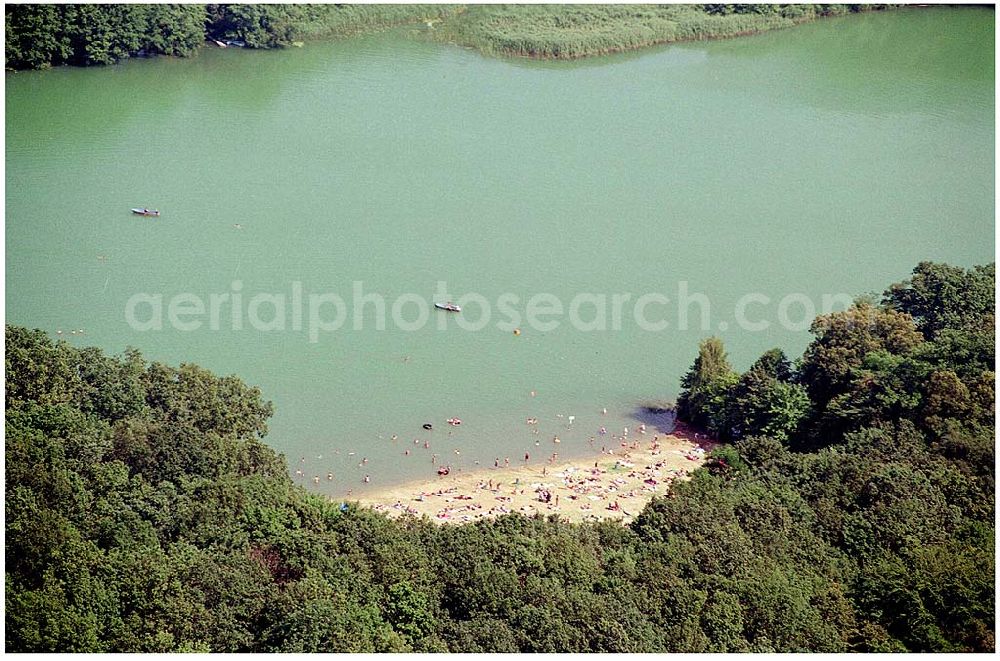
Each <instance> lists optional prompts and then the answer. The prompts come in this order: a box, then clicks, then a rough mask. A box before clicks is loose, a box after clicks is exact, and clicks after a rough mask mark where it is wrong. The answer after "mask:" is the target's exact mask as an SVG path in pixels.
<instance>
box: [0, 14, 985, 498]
mask: <svg viewBox="0 0 1000 661" xmlns="http://www.w3.org/2000/svg"><path fill="white" fill-rule="evenodd" d="M993 21H994V18H993V12H992V11H990V10H986V9H980V8H964V9H944V8H940V9H932V10H915V9H913V10H903V11H895V12H887V13H876V14H871V15H865V16H854V17H846V18H843V19H832V20H825V21H819V22H817V23H813V24H809V25H804V26H800V27H797V28H794V29H790V30H784V31H779V32H774V33H769V34H765V35H761V36H757V37H750V38H741V39H733V40H728V41H721V42H707V43H691V44H678V45H674V46H668V47H662V48H655V49H650V50H646V51H641V52H636V53H628V54H621V55H617V56H612V57H606V58H596V59H591V60H584V61H579V62H538V61H530V60H503V59H492V58H487V57H483V56H481V55H479V54H477V53H475V52H472V51H469V50H465V49H461V48H457V47H454V46H448V45H441V44H435V43H431V42H429V41H427V40H426V39H420V38H419V35H415V34H414V30H416V28H405V29H400V30H395V31H391V32H388V33H384V34H380V35H376V36H370V37H362V38H357V39H350V40H343V41H336V42H327V43H308V44H306V46H305V47H304V48H302V49H297V48H293V49H288V50H283V51H275V52H248V51H240V50H236V49H226V50H219V49H213V48H206V49H203V51H202V52H201V53H200V54H199V55H198V56H197V57H195V58H192V59H188V60H180V59H167V58H161V59H152V60H135V61H131V62H127V63H125V64H123V65H120V66H115V67H109V68H103V69H69V68H63V69H58V70H54V71H44V72H30V73H17V74H9V73H8V74H7V76H6V120H5V121H6V141H7V142H6V145H7V146H6V178H5V181H6V249H7V260H6V279H7V280H6V281H7V285H6V295H7V303H6V314H7V321H8V322H9V323H15V324H21V325H26V326H31V327H39V328H43V329H45V330H47V331H49V332H50V333H52V334H53V336H56V331H57V330H62V331H63V334H62V335H61V336H60V337H62V338H63V339H65V340H66V341H68V342H71V343H73V344H75V345H96V346H99V347H101V348H103V349H104V350H106V351H108V352H112V353H116V352H120V351H122V350H123V349H124V348H125V347H126V346H129V345H131V346H135V347H137V348H139V349H141V350H142V351H143V352H144V354H145V355H146V356H147V357H148V358H150V359H154V360H160V361H165V362H168V363H173V364H176V363H180V362H194V363H197V364H200V365H202V366H205V367H207V368H209V369H212V370H213V371H215V372H218V373H223V374H231V373H235V374H238V375H239V376H240V377H242V378H243V379H244V380H246V381H247V382H249V383H251V384H254V385H257V386H259V387H260V388H261V389H262V391H263V392H264V394H265V396H266V397H267V398H269V399H271V400H273V401H274V403H275V407H276V412H275V415H274V418H273V419H272V421H271V433H270V434H269V436H268V437H267V441H268V442H269V443H270V444H271V445H272V446H273V447H274V448H275V449H277V450H278V451H280V452H282V453H284V454H285V455H286V456H287V457H288V460H289V466H290V470H291V471H293V472H294V471H301V472H302V475H301V476H299V475H297V474H295V478H296V479H297V480H299V481H300V482H302V483H303V484H306V485H307V486H308V487H309V488H312V489H316V490H320V491H322V492H324V493H327V494H330V495H343V494H345V493H346V492H347V491H348V490H353V492H354V493H355V494H363V493H365V492H366V490H373V489H376V488H381V487H384V486H385V485H387V484H394V483H399V482H402V481H406V480H410V479H415V478H422V477H426V476H428V475H433V471H434V466H433V465H432V463H431V454H432V453H437V454H438V455H439V462H446V463H450V464H452V465H454V466H455V467H456V468H459V467H464V468H471V467H473V466H475V465H476V462H477V461H478V462H480V465H482V466H489V465H492V464H493V462H494V460H495V459H497V458H499V460H500V461H503V459H504V457H510V459H511V460H512V461H515V460H516V458H520V457H523V455H524V453H525V452H529V453H530V454H531V455H532V456H533V457H538V458H539V459H540V458H542V457H547V456H549V455H550V454H551V453H552V452H558V453H559V455H560V457H562V458H569V457H572V456H573V455H574V453H581V454H582V453H584V452H587V451H588V450H589V445H588V442H587V441H588V439H589V438H590V437H591V436H598V429H599V428H600V427H601V426H604V427H606V428H607V429H608V430H609V432H610V433H616V432H620V430H621V428H622V427H625V426H629V427H632V428H634V427H635V426H636V425H637V424H638V423H639V422H640V421H639V420H638V419H637V417H636V416H637V415H639V414H640V413H641V408H640V407H641V405H642V404H643V403H644V402H647V401H662V400H669V399H672V398H674V397H675V396H676V394H677V391H678V388H679V379H680V377H681V376H682V375H683V373H684V371H685V370H686V369H687V368H688V367H689V365H690V364H691V362H692V360H693V359H694V357H695V355H696V354H697V347H698V341H699V340H700V339H701V338H703V337H705V336H707V335H710V334H717V335H719V336H720V337H722V338H723V340H724V341H725V342H726V346H727V349H728V351H729V355H730V358H731V360H732V362H733V363H734V366H736V367H737V368H739V369H745V368H747V367H748V366H749V365H750V363H751V362H752V361H753V360H754V359H755V358H756V357H757V356H758V355H759V354H760V353H761V352H763V351H765V350H767V349H768V348H771V347H774V346H780V347H782V348H783V349H785V351H786V352H787V353H788V354H789V355H790V356H795V355H798V354H799V353H800V352H801V351H802V349H803V348H804V347H805V346H806V344H807V343H808V341H809V338H810V336H809V334H808V331H807V330H803V328H802V326H803V324H801V323H800V324H798V326H797V327H796V328H790V327H782V325H781V324H780V323H779V315H778V312H779V311H778V309H777V308H778V302H779V301H780V300H781V299H782V297H784V296H786V295H788V294H793V293H800V294H803V295H804V297H803V298H804V300H808V301H810V302H811V304H812V305H814V306H815V308H816V309H815V310H813V312H819V311H820V310H819V307H820V305H821V297H822V296H823V295H824V294H838V293H845V294H849V295H852V296H853V295H858V294H863V293H866V292H871V291H876V292H880V291H881V290H883V289H884V288H885V287H886V286H888V285H889V284H890V283H891V282H894V281H897V280H900V279H903V278H904V277H905V276H906V275H907V274H908V273H909V271H910V270H911V269H912V268H913V266H915V265H916V264H917V262H919V261H921V260H926V259H930V260H936V261H947V262H950V263H953V264H958V265H962V266H971V265H973V264H976V263H985V262H989V261H991V260H992V259H993V254H994V233H993V232H994V230H993V228H994V198H995V190H994V170H995V162H994V42H993V32H994V22H993ZM135 206H149V207H155V208H158V209H160V210H161V211H162V216H161V217H160V218H158V219H148V218H140V217H137V216H133V215H131V214H130V212H129V208H130V207H135ZM234 225H239V227H235V226H234ZM236 281H238V282H239V283H240V284H239V286H238V288H239V293H240V294H241V295H242V298H243V309H244V326H243V328H242V329H239V330H235V329H233V327H232V324H231V318H230V317H229V316H228V314H229V309H228V308H224V309H223V313H222V314H221V320H222V323H221V328H219V329H218V330H212V329H211V328H208V327H207V326H208V325H209V324H208V323H207V322H206V323H204V324H203V325H202V327H201V328H199V329H197V330H191V331H183V330H179V329H176V328H170V326H169V324H165V325H166V327H165V328H164V329H163V330H161V331H155V330H149V331H140V330H136V329H135V328H133V327H131V326H130V325H129V324H128V323H127V322H126V319H125V309H126V305H127V302H128V300H129V299H130V297H132V296H133V295H134V294H137V293H140V292H146V293H150V294H161V295H162V296H163V297H164V301H165V302H166V301H168V300H169V299H170V298H171V297H173V296H175V295H176V294H180V293H190V294H192V295H194V296H195V297H198V298H200V299H202V300H204V301H208V300H209V297H210V296H211V295H212V294H223V293H229V294H232V293H234V292H235V289H234V285H233V283H234V282H236ZM439 281H444V282H446V283H447V287H448V291H449V294H450V296H451V297H452V298H455V299H458V297H460V296H461V295H462V294H465V293H468V292H475V293H478V294H480V295H481V296H482V297H484V298H485V300H486V301H488V302H489V303H490V305H491V319H490V321H489V323H488V324H486V325H485V328H483V329H482V330H479V331H468V330H462V329H461V328H458V327H457V325H456V319H455V318H454V317H444V318H443V319H442V316H443V315H447V314H448V313H445V312H438V311H433V310H428V323H427V324H426V325H425V326H424V327H422V328H420V329H418V330H414V331H407V330H403V329H401V328H399V327H398V325H397V324H394V323H393V322H392V319H391V316H392V315H391V310H387V315H386V316H387V317H388V319H387V324H386V328H385V330H377V329H376V327H375V322H374V318H375V316H376V312H377V311H376V310H375V308H374V306H373V305H369V306H368V307H366V308H364V310H363V316H362V317H361V326H362V327H361V328H360V329H357V330H356V329H354V327H353V322H354V319H353V318H352V319H350V320H348V322H347V324H346V326H345V327H344V328H341V329H340V330H337V331H331V332H323V333H319V334H318V338H317V341H316V342H310V338H309V334H308V325H309V319H308V315H307V313H306V314H304V318H303V323H302V329H301V330H293V324H294V321H293V320H292V319H290V315H291V314H292V310H291V300H292V298H293V291H294V288H295V287H299V286H300V287H301V290H302V292H303V297H304V301H305V302H306V303H307V302H308V296H309V295H310V294H322V293H336V294H338V295H339V296H340V297H342V298H343V299H344V300H345V301H346V302H347V306H348V308H349V311H350V312H353V309H352V296H353V287H354V283H355V282H360V283H361V287H362V290H363V292H364V293H377V294H379V295H381V296H383V297H384V298H385V300H386V301H387V305H388V306H390V307H391V305H392V302H393V301H394V300H397V298H398V297H399V296H401V295H403V294H408V293H413V294H417V295H419V296H420V297H422V298H423V299H424V300H426V301H428V302H429V301H432V300H436V298H435V290H436V288H437V286H438V282H439ZM295 283H299V284H298V285H296V284H295ZM681 287H684V288H686V289H685V290H684V291H687V292H688V293H689V294H703V295H704V297H705V298H706V299H707V300H708V301H709V302H710V306H711V307H710V318H709V320H708V324H707V327H704V328H703V327H702V326H701V323H700V321H701V319H700V317H701V315H700V308H699V307H698V306H697V305H695V306H693V307H691V308H690V309H689V314H690V317H691V323H690V324H689V326H690V327H689V328H688V329H687V330H680V329H679V328H678V324H679V322H680V311H679V310H678V309H677V307H676V306H674V305H672V304H667V305H657V304H654V305H650V306H649V307H648V310H647V316H648V318H650V319H652V320H659V319H666V320H667V321H668V322H669V324H670V325H669V326H668V327H667V328H666V329H664V330H660V331H656V332H654V331H650V330H643V329H642V328H640V327H639V326H638V324H637V323H636V322H635V320H634V318H633V316H632V312H633V309H632V308H631V307H630V306H629V305H625V307H624V310H625V312H624V315H623V318H622V323H621V328H620V329H619V330H612V329H610V328H609V329H608V330H594V331H589V332H588V331H583V330H579V329H577V328H573V327H572V325H571V324H570V323H568V321H567V320H566V317H565V316H563V317H562V321H561V323H560V325H559V326H558V327H557V328H555V329H554V330H550V331H543V330H541V329H538V328H533V327H531V325H530V324H528V323H527V321H526V320H525V319H522V320H521V321H520V322H519V324H518V325H520V326H521V328H522V333H521V334H520V335H518V336H515V335H514V334H513V333H512V332H511V331H510V330H509V329H501V328H497V325H496V324H497V322H500V321H505V320H506V317H505V316H504V315H503V314H502V313H501V311H500V309H499V308H498V306H497V301H498V298H499V297H501V296H502V295H504V294H512V295H515V296H517V297H518V298H519V301H520V303H519V304H518V305H515V306H514V307H515V308H516V309H518V310H519V311H520V312H521V314H522V315H523V313H524V312H525V304H526V301H527V300H528V299H529V298H530V297H532V296H533V295H534V294H538V293H548V294H553V295H554V296H555V297H557V298H558V299H559V300H560V301H561V302H562V304H563V306H564V308H568V307H569V305H570V302H571V301H572V299H573V298H574V297H575V296H577V295H578V294H581V293H592V294H595V295H604V296H607V298H608V301H609V305H608V314H609V318H608V325H609V326H610V325H611V317H612V316H613V315H612V314H611V310H610V307H611V306H610V300H611V297H612V296H613V295H615V294H629V295H630V299H629V300H630V301H632V302H633V303H634V301H635V300H636V299H637V298H638V297H639V296H641V295H643V294H647V293H653V292H657V293H662V294H664V295H666V296H667V297H669V298H670V299H671V301H676V299H677V298H678V295H679V293H680V288H681ZM753 292H756V293H760V294H762V295H764V296H766V297H768V298H769V299H770V300H771V304H756V305H755V306H754V307H752V308H749V309H748V316H750V317H751V318H752V319H754V320H767V321H769V322H770V328H769V329H768V330H766V331H760V332H748V331H747V330H743V329H741V328H740V327H739V324H738V323H736V320H735V314H734V308H735V305H736V302H737V301H738V300H739V299H740V297H741V296H743V295H745V294H748V293H753ZM259 293H267V294H274V295H282V296H285V297H286V300H287V301H288V307H287V308H286V310H285V312H286V315H288V316H289V318H288V320H287V322H286V330H284V331H280V330H272V331H267V332H261V331H258V330H254V329H253V328H251V325H250V323H249V322H248V320H247V319H246V306H247V304H248V301H249V300H250V299H251V298H252V297H253V296H254V295H256V294H259ZM802 300H803V299H799V300H798V302H797V303H794V304H790V305H789V306H788V308H787V309H786V310H785V311H786V312H787V313H788V316H789V317H791V320H792V321H795V322H801V321H802V320H803V318H805V317H808V316H811V315H808V314H807V311H805V310H804V306H805V304H804V303H802ZM164 307H166V306H164ZM465 307H466V310H465V311H464V312H463V313H462V314H463V315H467V320H470V321H474V320H476V319H478V318H480V315H481V311H480V309H479V306H477V305H476V304H475V303H468V304H467V305H466V306H465ZM751 310H752V312H751ZM417 312H418V309H417V306H416V304H413V305H412V306H410V307H406V308H404V317H405V318H406V320H409V321H412V320H413V319H414V318H415V317H416V315H417ZM327 313H329V310H327ZM262 315H263V316H264V317H267V316H268V315H267V314H266V313H262ZM581 316H582V317H583V318H584V319H585V320H592V319H593V318H594V312H593V306H590V305H584V306H583V307H582V310H581ZM557 318H558V317H557ZM164 319H165V321H166V310H165V309H164ZM546 319H548V317H546ZM441 321H443V322H444V323H446V325H447V327H446V328H445V329H444V330H439V328H438V323H439V322H441ZM786 326H787V324H786ZM71 330H83V333H82V334H76V335H71V334H70V331H71ZM532 393H534V394H532ZM604 408H606V409H607V414H603V413H602V409H604ZM452 416H457V417H459V418H461V419H462V421H463V424H462V425H461V426H459V427H451V426H449V425H448V424H446V422H445V420H446V419H447V418H449V417H452ZM560 416H562V417H560ZM568 416H575V419H574V420H573V421H572V423H570V421H569V417H568ZM528 417H536V418H538V420H539V422H538V424H537V425H526V424H525V419H526V418H528ZM425 422H429V423H432V424H433V430H432V431H425V430H424V429H423V428H422V427H421V425H422V424H424V423H425ZM646 423H647V424H648V425H650V427H651V430H652V429H655V428H657V427H658V426H660V427H662V428H667V427H669V421H668V420H667V419H665V418H661V419H658V420H653V419H648V420H646ZM535 430H537V431H538V433H537V434H535V433H534V431H535ZM393 435H397V437H398V438H397V439H396V440H395V441H393V440H391V437H392V436H393ZM555 436H558V437H559V439H560V441H561V442H560V443H558V444H556V443H554V442H553V437H555ZM609 436H610V434H609ZM414 439H417V440H419V443H417V444H414ZM424 441H427V442H428V444H429V445H430V448H426V449H425V448H424ZM536 441H537V443H538V444H537V445H536ZM602 442H603V438H602V437H598V440H597V445H601V444H602ZM406 450H409V451H410V454H409V455H406V454H404V452H405V451H406ZM455 450H458V451H459V454H455ZM362 458H367V459H368V462H367V463H366V464H364V465H363V466H359V465H358V464H359V463H360V462H361V461H362ZM330 472H332V473H333V474H334V479H333V480H328V479H327V477H326V476H327V474H328V473H330ZM293 474H294V473H293ZM366 474H367V475H370V476H371V481H370V482H369V483H363V482H362V478H363V476H364V475H366ZM314 476H319V478H320V480H319V484H314V483H313V477H314Z"/></svg>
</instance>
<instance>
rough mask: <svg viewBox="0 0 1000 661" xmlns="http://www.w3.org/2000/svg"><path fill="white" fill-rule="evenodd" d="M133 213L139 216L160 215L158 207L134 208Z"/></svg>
mask: <svg viewBox="0 0 1000 661" xmlns="http://www.w3.org/2000/svg"><path fill="white" fill-rule="evenodd" d="M132 213H134V214H136V215H137V216H159V215H160V212H159V211H157V210H156V209H147V208H145V207H143V208H142V209H132Z"/></svg>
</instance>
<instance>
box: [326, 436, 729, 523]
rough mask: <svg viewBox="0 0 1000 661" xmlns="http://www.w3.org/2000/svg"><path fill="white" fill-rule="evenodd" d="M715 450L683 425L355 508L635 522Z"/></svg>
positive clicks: (447, 478) (459, 476)
mask: <svg viewBox="0 0 1000 661" xmlns="http://www.w3.org/2000/svg"><path fill="white" fill-rule="evenodd" d="M716 445H717V444H716V443H715V442H713V441H711V440H709V439H708V438H707V437H705V436H704V435H703V434H700V433H696V432H693V431H690V430H688V429H686V428H685V427H683V426H678V427H677V428H676V429H674V431H672V432H670V433H667V434H663V433H652V432H650V431H646V432H645V433H643V432H642V431H641V430H638V431H637V432H636V433H633V434H632V436H630V437H625V438H619V439H618V441H617V444H616V445H615V446H614V447H612V448H610V449H609V450H607V451H605V452H601V451H597V452H593V453H590V454H589V455H586V456H582V457H577V458H575V459H559V458H558V455H556V458H555V459H553V458H552V457H551V456H550V457H549V458H547V459H543V460H539V459H537V458H536V459H534V460H529V462H528V463H525V461H524V459H523V458H520V460H519V461H516V462H514V461H512V462H511V463H510V465H509V466H504V465H503V464H500V466H499V467H495V468H480V469H477V470H474V471H462V472H458V473H455V472H452V473H450V474H448V475H443V476H438V477H436V478H432V479H423V480H415V481H411V482H407V483H405V484H400V485H396V486H391V487H386V488H384V489H380V490H378V491H376V492H374V493H371V494H366V495H365V496H363V497H357V498H348V499H345V500H349V501H353V502H357V503H358V504H359V505H361V506H364V507H369V508H371V509H373V510H375V511H378V512H383V513H385V514H387V515H389V516H390V517H393V518H396V517H402V516H406V515H412V516H415V517H418V518H419V517H423V516H427V517H429V518H430V519H431V520H432V521H435V522H437V523H440V524H446V523H455V524H461V523H471V522H474V521H480V520H483V519H488V518H494V517H497V516H502V515H503V514H509V513H512V512H518V513H520V514H524V515H525V516H534V515H536V514H542V515H545V516H548V515H551V514H556V515H559V518H560V519H561V520H563V521H568V522H580V521H597V520H601V519H620V520H621V521H622V523H628V522H629V521H631V520H632V519H633V518H634V517H635V516H636V515H637V514H638V513H639V512H641V511H642V509H643V508H644V507H645V506H646V504H647V503H648V502H649V501H650V500H651V499H652V498H653V497H654V496H663V495H665V494H667V493H668V492H669V490H670V485H671V484H672V483H673V482H674V481H675V480H681V479H687V478H688V477H689V475H690V473H691V471H693V470H694V469H696V468H698V467H700V466H701V465H702V464H704V463H705V459H706V457H707V455H708V453H709V452H710V451H711V450H712V449H713V448H714V447H715V446H716Z"/></svg>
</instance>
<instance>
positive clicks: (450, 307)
mask: <svg viewBox="0 0 1000 661" xmlns="http://www.w3.org/2000/svg"><path fill="white" fill-rule="evenodd" d="M434 307H436V308H437V309H438V310H445V311H447V312H461V311H462V308H460V307H459V306H457V305H455V304H454V303H452V302H451V301H448V302H447V303H435V304H434Z"/></svg>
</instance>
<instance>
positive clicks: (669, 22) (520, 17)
mask: <svg viewBox="0 0 1000 661" xmlns="http://www.w3.org/2000/svg"><path fill="white" fill-rule="evenodd" d="M748 8H749V9H748ZM758 8H759V9H758ZM860 9H861V7H860V6H857V5H769V6H760V5H742V6H736V5H472V6H468V7H467V8H466V9H465V10H464V11H461V12H457V13H456V14H455V15H454V16H452V18H450V19H449V20H447V21H445V22H444V24H443V25H442V26H441V28H440V29H439V30H437V32H436V34H435V38H437V39H439V40H447V41H451V42H454V43H457V44H460V45H463V46H469V47H472V48H475V49H477V50H480V51H482V52H483V53H486V54H489V55H508V56H526V57H537V58H579V57H586V56H590V55H603V54H607V53H614V52H618V51H626V50H633V49H637V48H644V47H647V46H653V45H656V44H663V43H670V42H675V41H692V40H699V39H716V38H726V37H734V36H738V35H744V34H752V33H756V32H764V31H767V30H774V29H778V28H785V27H789V26H792V25H794V24H796V23H800V22H803V21H808V20H811V19H813V18H816V17H818V16H823V15H831V14H840V13H847V12H848V11H859V10H860Z"/></svg>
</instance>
